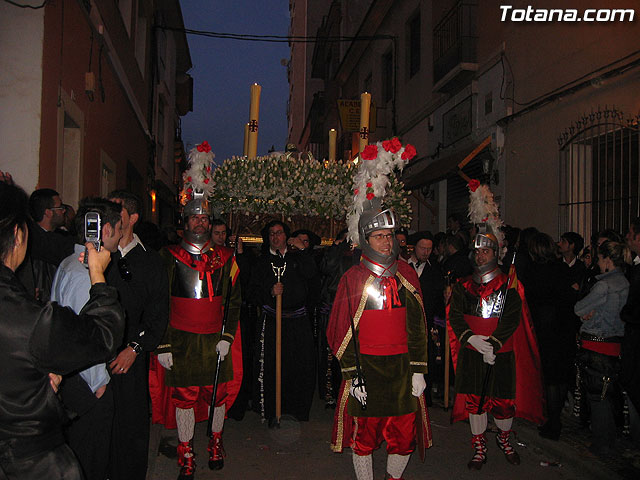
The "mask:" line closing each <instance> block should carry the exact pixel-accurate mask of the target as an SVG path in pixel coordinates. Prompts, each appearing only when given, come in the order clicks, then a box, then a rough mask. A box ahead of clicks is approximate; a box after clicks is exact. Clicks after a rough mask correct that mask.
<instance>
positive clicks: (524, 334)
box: [447, 274, 544, 424]
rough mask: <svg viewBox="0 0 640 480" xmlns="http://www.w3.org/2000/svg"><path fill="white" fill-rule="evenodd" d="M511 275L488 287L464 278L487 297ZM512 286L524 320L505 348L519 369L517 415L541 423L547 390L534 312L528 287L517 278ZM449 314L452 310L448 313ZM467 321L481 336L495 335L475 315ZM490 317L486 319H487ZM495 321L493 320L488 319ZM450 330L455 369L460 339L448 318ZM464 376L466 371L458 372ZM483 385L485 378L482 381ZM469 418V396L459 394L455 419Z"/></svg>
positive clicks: (471, 288)
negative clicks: (474, 317)
mask: <svg viewBox="0 0 640 480" xmlns="http://www.w3.org/2000/svg"><path fill="white" fill-rule="evenodd" d="M507 280H508V277H507V276H506V275H504V274H501V275H500V276H498V277H496V278H495V279H494V280H492V281H491V282H489V284H487V285H486V286H480V285H477V284H476V283H475V282H473V280H472V279H471V277H467V278H465V279H461V280H460V282H461V285H463V286H464V288H465V289H466V290H467V291H468V292H469V293H471V294H472V295H474V296H476V297H484V296H485V295H489V294H491V293H492V292H493V291H495V290H496V289H497V288H504V287H503V286H504V284H505V282H507ZM511 288H516V289H517V292H518V294H519V296H520V299H521V301H522V311H521V317H520V322H519V324H518V327H517V328H516V330H515V332H514V333H513V335H512V336H511V337H510V338H509V339H508V341H505V342H504V345H503V349H504V350H501V351H500V352H503V351H511V349H513V353H514V356H515V368H516V385H515V405H516V416H517V417H520V418H524V419H527V420H529V421H531V422H534V423H536V424H541V423H542V422H543V420H544V415H543V404H544V400H543V389H542V372H541V367H540V355H539V353H538V342H537V340H536V336H535V332H534V330H533V323H532V320H531V313H530V312H529V307H528V306H527V302H526V299H525V296H524V288H523V286H522V284H521V283H520V282H518V281H517V280H516V281H515V282H513V285H512V286H511ZM447 313H448V312H447ZM465 320H471V321H470V322H468V324H469V328H470V329H471V330H472V331H473V333H476V334H481V335H491V333H492V332H487V331H486V329H485V327H486V325H487V323H485V324H484V325H483V326H482V327H481V328H478V325H479V323H478V322H474V321H473V320H474V319H473V318H472V317H471V316H469V315H465ZM484 320H486V319H484ZM488 323H491V322H488ZM447 329H448V331H449V338H450V342H451V360H452V362H453V365H454V368H455V367H456V366H457V361H458V352H459V351H460V343H459V342H458V339H457V338H456V335H455V333H454V331H453V329H452V328H451V325H450V324H449V321H448V320H447ZM457 374H458V375H462V373H461V372H460V373H457ZM480 384H482V379H481V380H480ZM467 417H468V412H467V411H466V409H465V395H456V399H455V401H454V405H453V411H452V415H451V418H452V421H454V422H455V421H458V420H464V419H466V418H467Z"/></svg>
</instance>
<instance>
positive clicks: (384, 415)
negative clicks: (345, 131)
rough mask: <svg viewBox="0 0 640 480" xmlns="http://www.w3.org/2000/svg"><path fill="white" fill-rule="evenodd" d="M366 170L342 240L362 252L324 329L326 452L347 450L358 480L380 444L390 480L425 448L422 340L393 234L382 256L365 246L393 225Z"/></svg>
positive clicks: (414, 288) (412, 277) (422, 326)
mask: <svg viewBox="0 0 640 480" xmlns="http://www.w3.org/2000/svg"><path fill="white" fill-rule="evenodd" d="M396 140H397V139H396ZM370 147H372V146H369V147H367V148H370ZM401 153H402V152H398V157H399V156H400V154H401ZM389 156H390V155H389ZM369 161H371V160H369ZM372 168H373V169H376V168H377V167H376V166H375V165H367V166H366V167H363V170H361V171H360V172H358V174H357V175H356V187H358V182H359V181H362V182H363V183H365V184H367V187H366V188H371V190H372V192H369V194H370V195H369V194H368V197H369V198H366V200H364V201H363V202H362V203H361V204H359V205H356V207H355V212H352V215H351V216H350V219H348V224H349V227H350V229H349V235H350V237H351V239H352V240H353V241H354V243H358V244H359V246H360V248H361V249H362V256H361V261H360V264H359V265H355V266H353V267H351V268H350V269H349V270H347V272H346V273H345V274H344V275H343V276H342V279H341V280H340V283H339V285H338V290H337V293H336V296H335V300H334V303H333V308H332V310H331V315H330V318H329V325H328V328H327V339H328V342H329V346H330V347H331V350H332V352H333V354H334V355H335V357H336V358H337V359H338V361H339V362H340V367H341V371H342V377H343V381H342V385H341V388H340V394H339V397H338V402H337V406H336V413H335V420H334V427H333V436H332V442H331V448H332V450H333V451H334V452H341V451H342V449H343V448H345V447H351V449H352V452H353V463H354V469H355V472H356V477H357V478H358V480H362V479H366V478H373V466H372V457H371V454H372V452H373V450H375V449H377V448H378V447H379V446H380V444H381V443H382V441H383V440H386V442H387V453H388V457H387V473H388V475H389V476H390V478H394V479H398V478H401V477H402V473H403V471H404V469H405V467H406V465H407V463H408V461H409V457H410V454H411V453H412V452H413V451H414V450H415V449H416V444H418V445H419V448H420V449H421V452H420V453H421V456H423V455H424V448H428V447H430V446H431V431H430V425H429V418H428V414H427V410H426V403H425V399H424V394H423V390H424V388H425V381H424V375H423V374H424V373H426V372H427V338H426V322H425V313H424V307H423V304H422V296H421V292H420V283H419V280H418V277H417V275H416V273H415V270H414V269H413V268H412V267H411V266H410V265H408V264H407V263H406V262H398V253H399V250H400V249H399V245H398V242H397V241H396V239H395V237H393V240H392V241H393V243H392V247H391V251H390V253H389V254H387V255H385V254H383V253H380V252H379V251H377V250H374V248H373V247H372V246H371V244H370V243H369V242H370V238H371V237H370V235H371V234H372V233H373V234H374V235H378V236H380V235H382V236H387V235H393V231H394V229H395V228H396V219H395V215H394V213H393V211H392V210H390V209H386V210H383V209H382V208H381V200H380V197H382V196H383V195H384V188H382V190H378V191H376V192H375V194H376V195H379V197H378V196H376V197H374V195H373V194H371V193H373V190H374V188H373V187H372V185H373V184H374V183H376V184H377V182H376V175H375V172H374V171H373V170H372ZM381 170H383V169H382V168H380V169H378V171H381ZM386 171H387V172H389V171H390V169H388V170H386ZM385 175H386V174H385ZM381 183H383V184H385V183H384V182H381ZM363 187H364V185H363ZM357 191H358V190H357V189H356V203H357Z"/></svg>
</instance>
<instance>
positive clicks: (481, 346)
mask: <svg viewBox="0 0 640 480" xmlns="http://www.w3.org/2000/svg"><path fill="white" fill-rule="evenodd" d="M487 338H489V337H487V336H486V335H471V336H470V337H469V344H470V345H471V346H472V347H473V348H475V349H476V350H477V351H478V352H480V353H482V354H483V355H484V354H485V353H493V345H491V344H490V343H489V342H487Z"/></svg>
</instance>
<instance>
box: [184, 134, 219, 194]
mask: <svg viewBox="0 0 640 480" xmlns="http://www.w3.org/2000/svg"><path fill="white" fill-rule="evenodd" d="M214 158H215V154H214V153H213V152H212V151H211V147H210V146H209V144H208V143H207V142H202V143H201V144H199V145H197V146H195V147H193V148H192V149H191V150H190V151H189V156H188V157H187V161H188V164H189V167H188V168H187V170H185V171H184V173H183V174H182V181H183V191H182V193H181V195H180V198H181V199H185V200H186V201H188V200H189V199H190V197H192V195H190V194H189V193H188V192H189V189H191V191H192V192H203V193H204V197H205V198H209V197H210V196H211V194H212V193H213V190H214V188H215V183H214V181H213V166H214V165H213V159H214Z"/></svg>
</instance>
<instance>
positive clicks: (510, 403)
mask: <svg viewBox="0 0 640 480" xmlns="http://www.w3.org/2000/svg"><path fill="white" fill-rule="evenodd" d="M471 188H472V204H471V205H472V206H471V208H470V210H471V211H472V214H470V216H471V218H472V221H474V220H475V221H477V222H479V226H478V228H479V233H478V234H477V235H476V237H475V240H474V247H475V248H476V249H489V250H491V251H493V256H492V257H491V260H489V261H488V262H487V263H485V264H483V265H480V266H478V265H476V267H475V268H474V273H473V274H472V275H470V276H468V277H466V278H463V279H461V280H460V281H459V282H458V283H456V284H455V285H454V286H453V289H452V293H451V303H450V305H449V308H448V328H449V334H450V338H451V353H452V360H453V364H454V368H455V371H456V379H455V389H456V398H455V402H454V408H453V413H452V420H453V421H458V420H462V419H465V418H467V417H468V418H469V422H470V424H471V432H472V435H473V436H472V445H473V448H474V456H473V458H472V459H471V461H470V462H469V463H468V467H469V468H470V469H474V470H479V469H480V468H482V465H483V464H484V463H485V462H486V459H487V453H486V452H487V447H486V438H485V430H486V426H487V412H491V413H492V415H493V416H494V419H495V423H496V425H497V426H498V429H499V433H498V435H497V437H496V441H497V444H498V446H499V447H500V449H501V450H502V452H503V453H504V455H505V457H506V459H507V460H508V461H509V462H510V463H512V464H519V463H520V458H519V456H518V453H517V452H516V451H515V450H514V449H513V446H512V445H511V444H510V442H509V436H510V432H511V425H512V422H513V417H514V416H516V415H517V416H519V417H522V418H526V419H528V420H531V421H533V422H535V423H540V422H541V421H542V378H541V371H540V358H539V355H538V347H537V342H536V338H535V335H534V333H533V328H532V323H531V317H530V315H529V310H528V308H527V305H526V301H525V299H524V292H523V289H522V287H521V285H519V284H518V283H517V280H515V272H512V273H511V274H510V275H509V276H507V275H505V274H504V273H502V271H501V270H500V268H499V266H498V253H499V247H500V240H499V239H500V238H502V236H501V233H500V232H499V226H500V225H501V222H500V221H499V217H497V207H495V208H493V209H491V208H490V209H489V210H488V211H487V207H486V206H487V205H490V206H494V205H495V204H494V203H493V195H492V194H491V192H490V191H489V189H488V188H487V187H486V186H482V187H480V186H479V185H476V186H475V189H478V190H480V188H482V190H481V191H479V192H478V194H477V195H475V197H478V196H483V197H482V198H479V199H478V198H474V192H475V191H476V190H474V189H473V185H472V186H471ZM478 200H479V201H478ZM474 204H475V205H480V207H479V213H478V211H477V210H474V208H473V206H474ZM478 217H479V219H477V218H478ZM483 220H484V222H483ZM487 220H490V221H488V222H487ZM478 341H479V342H478ZM483 342H484V343H483ZM485 349H486V350H485ZM483 352H484V353H483Z"/></svg>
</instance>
